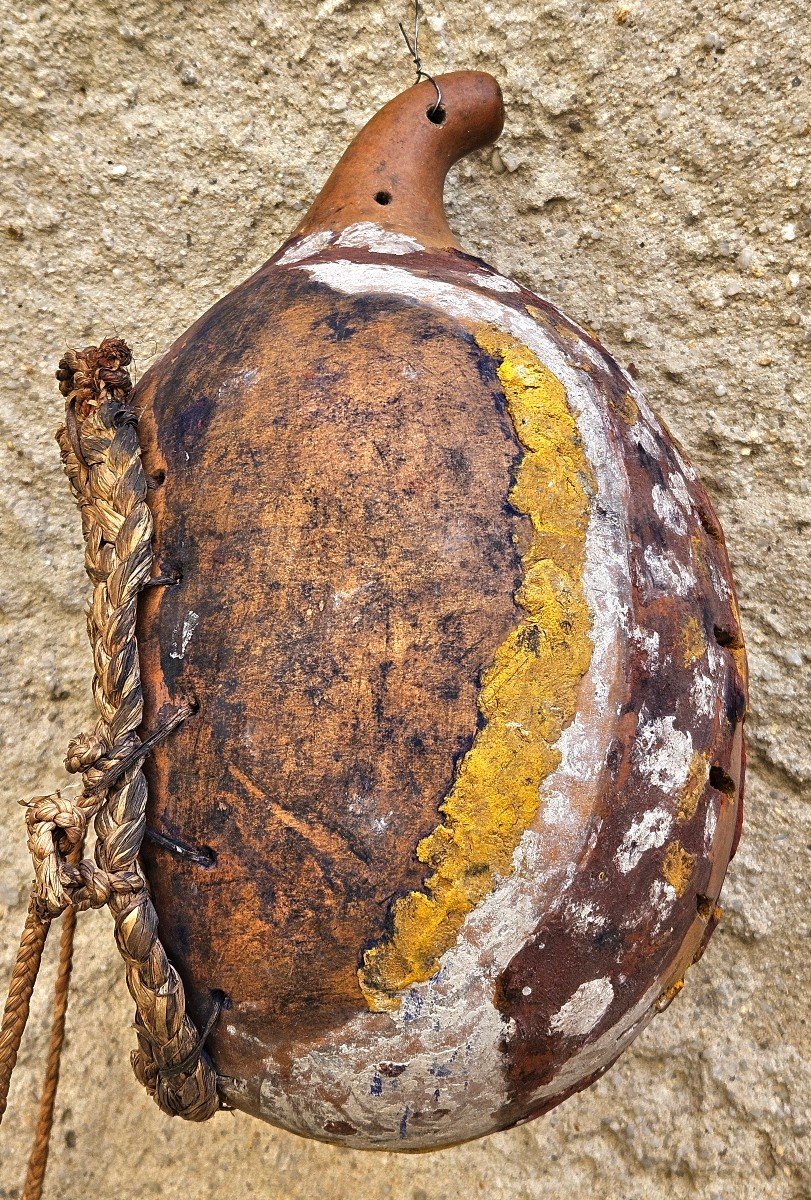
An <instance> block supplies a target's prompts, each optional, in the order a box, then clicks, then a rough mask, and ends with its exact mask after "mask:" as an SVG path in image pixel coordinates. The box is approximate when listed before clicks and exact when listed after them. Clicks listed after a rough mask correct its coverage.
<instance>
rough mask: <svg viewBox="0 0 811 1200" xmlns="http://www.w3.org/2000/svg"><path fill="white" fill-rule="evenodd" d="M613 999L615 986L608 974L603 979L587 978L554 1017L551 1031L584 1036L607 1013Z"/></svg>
mask: <svg viewBox="0 0 811 1200" xmlns="http://www.w3.org/2000/svg"><path fill="white" fill-rule="evenodd" d="M613 999H614V987H613V984H612V983H611V980H610V979H609V978H608V976H607V975H605V976H603V977H602V978H601V979H587V980H586V982H585V983H581V984H580V987H579V988H578V989H577V991H576V992H575V993H574V994H573V995H572V996H570V997H569V999H568V1000H567V1001H566V1003H565V1004H564V1005H563V1006H562V1007H561V1008H560V1009H559V1010H558V1012H556V1013H555V1015H554V1016H553V1017H552V1019H551V1021H550V1022H549V1031H550V1033H562V1034H563V1036H564V1037H584V1036H585V1035H586V1034H587V1033H590V1032H591V1030H592V1029H593V1028H594V1026H595V1025H596V1024H597V1023H598V1022H599V1020H600V1018H601V1017H602V1016H603V1015H604V1014H605V1013H606V1011H607V1010H608V1007H609V1005H610V1004H611V1001H612V1000H613Z"/></svg>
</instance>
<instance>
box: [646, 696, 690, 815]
mask: <svg viewBox="0 0 811 1200" xmlns="http://www.w3.org/2000/svg"><path fill="white" fill-rule="evenodd" d="M633 759H634V763H635V765H636V767H637V769H638V770H639V773H640V775H643V776H644V777H645V779H647V780H648V782H649V783H652V784H653V786H654V787H657V788H659V789H660V791H663V792H665V793H666V794H668V795H673V794H674V793H675V792H677V791H679V789H680V788H682V787H683V786H684V785H685V783H686V782H687V777H688V774H689V771H690V763H691V762H692V759H693V738H692V736H691V734H690V733H689V732H688V731H687V730H686V729H677V728H676V718H675V717H654V718H653V719H651V718H650V717H649V716H648V715H647V713H646V711H645V709H644V708H643V709H642V712H641V713H640V714H639V720H638V722H637V734H636V742H635V743H634V749H633Z"/></svg>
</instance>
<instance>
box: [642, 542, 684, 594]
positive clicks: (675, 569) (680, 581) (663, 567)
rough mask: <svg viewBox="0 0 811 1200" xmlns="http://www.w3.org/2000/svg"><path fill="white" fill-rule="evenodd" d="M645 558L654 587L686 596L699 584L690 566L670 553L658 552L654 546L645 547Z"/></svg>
mask: <svg viewBox="0 0 811 1200" xmlns="http://www.w3.org/2000/svg"><path fill="white" fill-rule="evenodd" d="M644 560H645V566H646V567H647V569H648V575H649V576H650V582H651V583H652V584H653V586H654V588H659V589H660V590H661V591H663V592H673V593H675V594H676V595H677V596H686V595H687V594H688V593H689V592H690V591H691V590H693V589H694V588H695V587H696V586H697V584H696V577H695V575H694V574H693V572H692V571H691V570H690V568H689V567H686V566H685V565H684V563H680V562H677V561H676V560H675V559H674V558H672V557H671V556H670V555H664V554H657V552H656V551H655V550H654V548H653V546H646V547H645V550H644Z"/></svg>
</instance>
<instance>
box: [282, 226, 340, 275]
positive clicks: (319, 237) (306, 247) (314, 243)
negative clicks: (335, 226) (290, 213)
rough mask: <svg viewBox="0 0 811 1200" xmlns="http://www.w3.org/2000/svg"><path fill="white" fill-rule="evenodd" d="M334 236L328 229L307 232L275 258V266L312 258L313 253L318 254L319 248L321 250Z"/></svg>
mask: <svg viewBox="0 0 811 1200" xmlns="http://www.w3.org/2000/svg"><path fill="white" fill-rule="evenodd" d="M334 236H335V234H334V233H332V231H331V230H329V229H321V230H319V231H318V233H309V234H307V236H306V237H304V238H302V239H301V241H300V242H296V244H295V245H294V246H291V247H290V249H289V250H285V252H284V254H283V255H282V256H281V258H277V259H276V266H277V267H282V266H286V265H287V263H296V262H300V261H301V259H303V258H312V256H313V255H314V254H318V252H319V250H323V249H324V248H325V247H326V246H328V245H329V244H330V242H331V241H332V239H333V237H334Z"/></svg>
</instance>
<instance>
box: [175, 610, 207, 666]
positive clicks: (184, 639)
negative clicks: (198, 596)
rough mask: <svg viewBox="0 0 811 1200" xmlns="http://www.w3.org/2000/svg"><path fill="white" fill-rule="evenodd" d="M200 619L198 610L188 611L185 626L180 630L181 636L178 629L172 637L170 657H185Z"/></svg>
mask: <svg viewBox="0 0 811 1200" xmlns="http://www.w3.org/2000/svg"><path fill="white" fill-rule="evenodd" d="M199 620H200V618H199V617H198V615H197V613H196V612H188V613H186V616H185V618H184V621H183V628H182V629H181V631H180V636H179V637H178V631H177V630H175V632H174V635H173V637H172V649H171V650H170V651H169V657H170V658H178V659H181V658H184V657H185V654H186V650H187V649H188V646H189V642H190V641H191V637H192V634H193V633H194V631H195V629H196V628H197V625H198V622H199Z"/></svg>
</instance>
